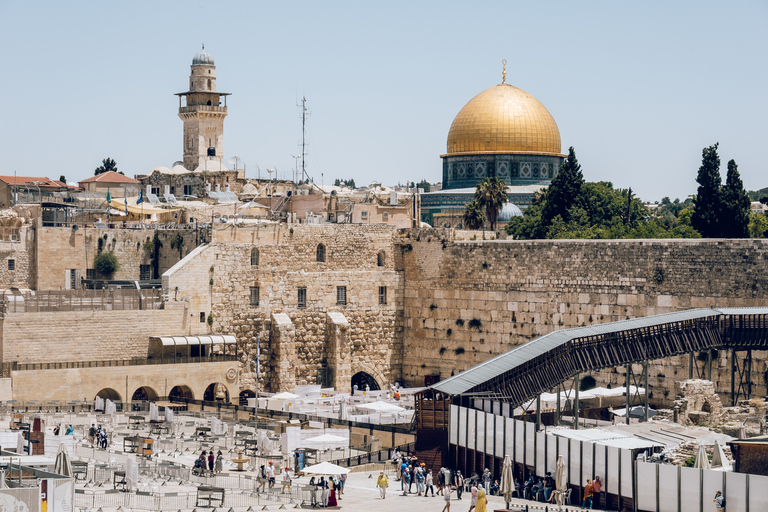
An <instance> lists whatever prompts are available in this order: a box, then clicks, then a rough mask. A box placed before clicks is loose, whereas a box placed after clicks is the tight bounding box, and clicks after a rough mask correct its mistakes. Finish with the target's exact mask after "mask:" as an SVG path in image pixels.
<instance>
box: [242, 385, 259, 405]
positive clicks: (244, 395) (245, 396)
mask: <svg viewBox="0 0 768 512" xmlns="http://www.w3.org/2000/svg"><path fill="white" fill-rule="evenodd" d="M249 398H256V392H255V391H252V390H250V389H244V390H242V391H240V395H239V396H238V399H239V400H238V403H239V404H240V405H242V406H244V407H247V406H248V399H249Z"/></svg>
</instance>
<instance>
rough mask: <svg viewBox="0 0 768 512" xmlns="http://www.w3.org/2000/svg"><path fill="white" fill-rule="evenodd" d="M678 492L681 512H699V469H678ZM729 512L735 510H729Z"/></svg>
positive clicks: (729, 504)
mask: <svg viewBox="0 0 768 512" xmlns="http://www.w3.org/2000/svg"><path fill="white" fill-rule="evenodd" d="M680 492H681V495H682V499H681V500H680V503H681V512H699V508H700V507H701V500H700V499H699V493H700V492H701V470H700V469H694V468H682V467H681V468H680ZM712 495H713V496H714V495H715V493H714V492H713V493H712ZM675 500H677V498H675ZM705 505H706V502H705ZM728 507H729V508H730V507H731V503H730V502H728ZM731 510H736V509H735V508H731ZM742 510H743V509H742Z"/></svg>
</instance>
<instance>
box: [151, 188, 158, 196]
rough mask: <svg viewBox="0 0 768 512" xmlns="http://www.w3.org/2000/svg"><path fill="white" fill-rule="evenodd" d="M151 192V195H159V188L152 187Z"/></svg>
mask: <svg viewBox="0 0 768 512" xmlns="http://www.w3.org/2000/svg"><path fill="white" fill-rule="evenodd" d="M151 190H152V191H151V192H150V193H151V194H155V195H158V194H159V193H160V187H152V189H151Z"/></svg>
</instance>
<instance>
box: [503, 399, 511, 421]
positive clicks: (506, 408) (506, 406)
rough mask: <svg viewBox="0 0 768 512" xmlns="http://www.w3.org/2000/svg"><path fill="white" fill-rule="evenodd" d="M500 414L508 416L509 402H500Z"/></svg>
mask: <svg viewBox="0 0 768 512" xmlns="http://www.w3.org/2000/svg"><path fill="white" fill-rule="evenodd" d="M501 415H502V416H506V417H507V418H509V416H510V414H509V403H507V402H504V403H503V404H501Z"/></svg>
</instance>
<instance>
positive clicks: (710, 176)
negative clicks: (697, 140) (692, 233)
mask: <svg viewBox="0 0 768 512" xmlns="http://www.w3.org/2000/svg"><path fill="white" fill-rule="evenodd" d="M718 146H719V143H715V144H714V145H713V146H709V147H708V148H704V149H703V150H702V152H701V167H699V174H698V176H696V182H697V183H698V184H699V188H698V191H697V193H696V197H695V198H694V199H693V215H691V225H692V226H693V229H695V230H696V231H698V232H699V233H701V236H702V237H704V238H717V237H720V236H722V234H721V230H720V223H719V218H720V212H721V210H722V199H721V197H720V188H721V187H720V185H721V183H722V179H721V178H720V157H719V156H718V155H717V147H718Z"/></svg>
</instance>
